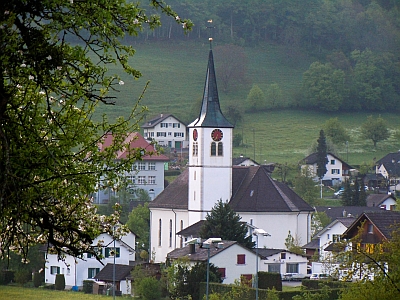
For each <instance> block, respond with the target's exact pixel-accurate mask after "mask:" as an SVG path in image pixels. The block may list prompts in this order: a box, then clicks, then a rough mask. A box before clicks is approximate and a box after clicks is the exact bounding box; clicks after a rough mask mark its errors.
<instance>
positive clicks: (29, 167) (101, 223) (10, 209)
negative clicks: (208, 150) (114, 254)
mask: <svg viewBox="0 0 400 300" xmlns="http://www.w3.org/2000/svg"><path fill="white" fill-rule="evenodd" d="M150 4H151V6H152V7H153V8H155V9H159V10H161V12H162V13H163V14H166V15H168V16H170V17H171V18H174V19H175V20H176V21H177V22H178V23H180V24H182V25H183V26H184V27H186V28H187V29H190V28H191V26H192V25H191V22H190V21H188V20H183V19H181V18H180V17H179V16H178V15H177V14H176V13H175V12H173V11H172V9H171V8H170V7H169V6H165V5H164V3H163V2H162V1H150ZM0 15H1V29H0V199H1V200H0V205H1V210H0V214H1V222H0V250H1V251H0V256H1V257H2V258H4V257H5V256H6V255H7V253H8V251H14V252H16V253H19V254H21V255H22V256H23V258H25V257H26V255H27V252H28V249H29V247H30V245H32V244H36V243H41V244H45V245H49V246H51V248H52V251H53V253H58V255H59V257H60V258H62V256H63V254H71V255H73V256H80V255H82V254H83V253H85V252H91V253H92V254H93V255H95V256H96V255H97V253H96V251H94V250H93V248H92V246H91V244H92V242H93V239H94V238H95V237H97V236H98V235H99V234H100V233H102V232H108V233H110V234H112V235H114V236H115V237H116V238H118V237H119V236H120V235H121V234H123V233H124V232H125V230H126V228H125V227H124V226H118V230H113V224H115V223H116V222H117V221H118V212H116V213H115V214H113V215H111V216H109V217H100V216H99V215H97V214H96V208H95V206H94V205H93V204H92V200H91V199H90V197H88V195H92V194H93V192H94V191H95V188H96V183H97V182H98V181H99V180H100V178H104V180H106V181H110V182H111V183H112V185H114V184H115V185H118V182H119V180H118V177H119V176H122V175H121V174H122V173H123V171H124V170H128V169H130V168H131V166H132V163H133V161H135V160H137V159H139V158H140V157H141V155H142V152H141V149H131V150H130V153H129V154H128V156H127V159H125V160H123V161H117V160H115V154H116V153H117V151H120V150H122V147H123V141H124V139H125V137H126V134H127V132H131V131H135V130H137V129H138V127H137V123H138V122H140V113H141V111H142V110H141V109H140V108H139V106H138V103H136V104H135V103H134V104H133V106H132V111H131V113H130V114H129V115H128V117H127V118H126V119H123V118H119V119H117V120H116V121H115V122H109V121H108V120H107V117H106V116H105V115H104V116H103V117H102V118H98V116H96V115H95V110H96V108H98V107H99V106H103V105H112V104H115V102H116V98H115V97H113V96H110V95H109V92H110V91H118V90H119V89H121V88H123V85H124V81H122V80H121V78H119V77H118V76H115V75H114V74H110V73H108V72H107V66H109V65H112V66H113V65H118V66H120V67H122V68H123V70H124V71H125V72H126V76H127V77H126V78H127V79H125V80H128V81H129V82H131V81H133V80H134V79H135V78H138V77H140V75H141V74H140V72H139V71H137V70H135V69H134V68H133V67H131V66H130V65H129V64H128V59H129V57H131V56H132V55H133V54H134V50H133V49H132V48H131V47H130V46H126V45H123V44H121V40H122V39H123V37H124V36H125V35H133V36H135V35H137V34H138V33H139V32H140V31H141V30H142V29H143V28H144V27H146V26H148V27H149V28H151V29H152V28H155V27H157V26H159V25H160V22H159V20H160V17H159V16H157V15H148V14H147V13H146V12H145V10H144V9H143V7H141V6H140V5H139V4H137V3H131V2H129V3H127V2H126V1H124V0H120V1H99V0H88V1H73V0H70V1H64V0H54V1H36V0H26V1H19V0H10V1H7V2H4V3H2V4H1V10H0ZM72 42H73V43H74V44H72ZM137 98H138V100H140V98H141V95H138V97H137ZM99 119H100V121H95V120H99ZM110 132H112V133H113V136H114V140H113V143H112V144H111V145H110V146H109V147H107V148H106V149H105V150H104V151H98V143H99V142H101V141H102V140H103V138H104V136H105V135H106V134H107V133H110ZM117 211H118V210H117Z"/></svg>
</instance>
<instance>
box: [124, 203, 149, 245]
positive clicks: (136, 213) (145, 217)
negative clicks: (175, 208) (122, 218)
mask: <svg viewBox="0 0 400 300" xmlns="http://www.w3.org/2000/svg"><path fill="white" fill-rule="evenodd" d="M126 225H127V226H128V228H129V229H130V230H131V231H132V232H134V233H136V234H137V235H138V237H137V238H136V242H137V243H138V246H137V249H136V251H139V250H145V251H149V239H150V209H149V204H148V203H144V204H143V205H141V204H139V205H138V206H137V207H136V208H134V209H133V210H132V211H131V212H130V214H129V217H128V222H126Z"/></svg>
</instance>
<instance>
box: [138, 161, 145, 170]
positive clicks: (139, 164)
mask: <svg viewBox="0 0 400 300" xmlns="http://www.w3.org/2000/svg"><path fill="white" fill-rule="evenodd" d="M138 170H139V171H144V170H146V163H145V162H138Z"/></svg>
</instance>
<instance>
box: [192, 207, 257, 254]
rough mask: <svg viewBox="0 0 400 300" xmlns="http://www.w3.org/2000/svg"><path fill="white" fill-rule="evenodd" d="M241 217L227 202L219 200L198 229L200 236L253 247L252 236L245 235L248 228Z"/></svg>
mask: <svg viewBox="0 0 400 300" xmlns="http://www.w3.org/2000/svg"><path fill="white" fill-rule="evenodd" d="M241 219H242V218H241V217H240V216H239V215H238V214H236V213H235V212H234V211H233V210H232V208H231V207H230V206H229V204H228V203H227V202H222V200H219V201H218V202H217V203H216V204H215V206H214V207H213V209H212V210H211V212H210V213H208V214H207V216H206V220H205V222H204V224H203V226H202V227H201V229H200V237H201V238H202V239H208V238H211V237H219V238H221V239H223V240H228V241H236V242H238V243H239V244H242V245H243V246H245V247H247V248H250V249H251V248H254V242H253V241H252V237H251V236H248V235H247V232H248V229H247V226H246V224H245V223H243V222H240V220H241Z"/></svg>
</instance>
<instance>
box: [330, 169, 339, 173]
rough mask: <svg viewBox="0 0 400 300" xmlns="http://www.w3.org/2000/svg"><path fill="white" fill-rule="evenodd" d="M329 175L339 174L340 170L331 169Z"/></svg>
mask: <svg viewBox="0 0 400 300" xmlns="http://www.w3.org/2000/svg"><path fill="white" fill-rule="evenodd" d="M331 173H332V174H340V169H332V170H331Z"/></svg>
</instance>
